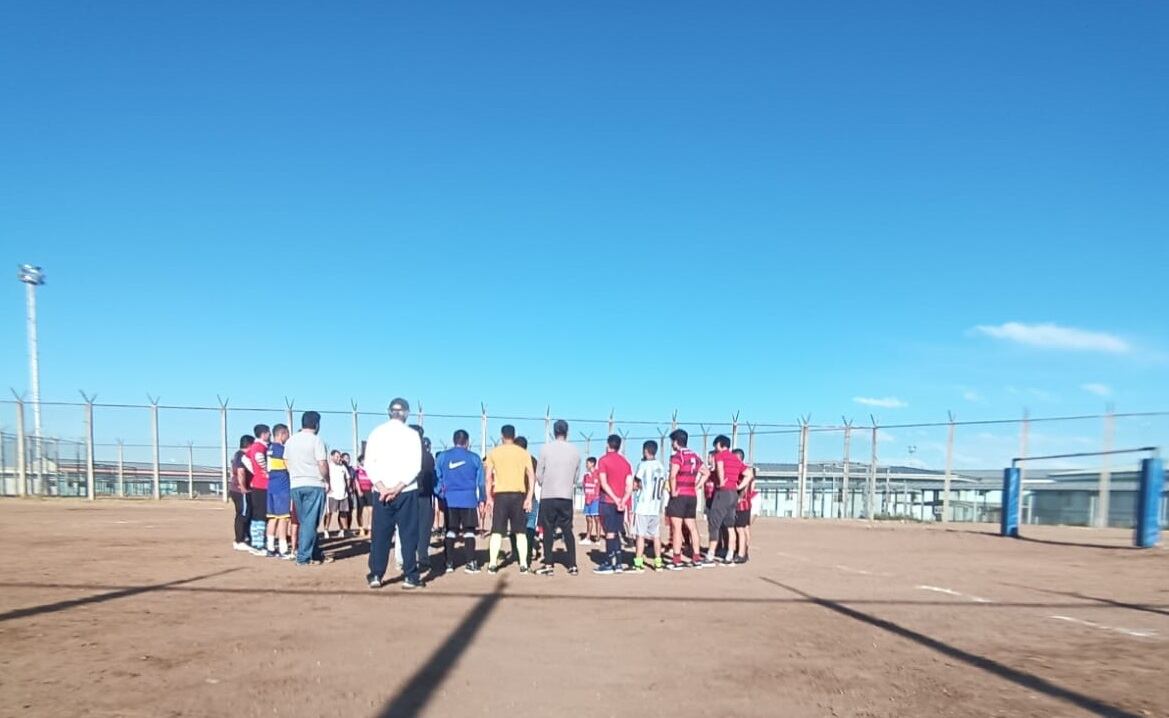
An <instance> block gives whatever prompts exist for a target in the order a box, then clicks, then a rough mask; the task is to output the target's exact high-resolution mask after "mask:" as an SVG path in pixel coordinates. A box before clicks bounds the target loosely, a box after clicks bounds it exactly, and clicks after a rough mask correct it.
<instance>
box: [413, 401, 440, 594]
mask: <svg viewBox="0 0 1169 718" xmlns="http://www.w3.org/2000/svg"><path fill="white" fill-rule="evenodd" d="M410 428H411V429H413V430H414V431H417V432H418V438H419V439H421V440H422V471H420V472H418V570H419V571H420V572H421V573H429V572H430V529H431V527H432V526H433V525H434V485H435V483H436V481H437V478H438V477H437V475H436V474H435V471H434V454H432V453H431V451H430V439H427V438H426V432H425V431H423V430H422V427H421V426H419V425H418V424H411V425H410Z"/></svg>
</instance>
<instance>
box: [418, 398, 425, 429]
mask: <svg viewBox="0 0 1169 718" xmlns="http://www.w3.org/2000/svg"><path fill="white" fill-rule="evenodd" d="M418 425H419V426H421V427H422V428H423V429H425V428H426V409H423V408H422V400H421V399H419V400H418Z"/></svg>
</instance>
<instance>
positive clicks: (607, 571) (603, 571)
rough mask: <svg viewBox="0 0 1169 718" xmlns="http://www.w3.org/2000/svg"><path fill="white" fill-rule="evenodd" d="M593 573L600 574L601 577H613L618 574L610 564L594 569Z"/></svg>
mask: <svg viewBox="0 0 1169 718" xmlns="http://www.w3.org/2000/svg"><path fill="white" fill-rule="evenodd" d="M593 573H596V574H600V575H601V576H612V575H613V574H615V573H617V569H615V568H614V567H612V566H610V565H608V564H602V565H600V566H597V567H596V568H594V569H593Z"/></svg>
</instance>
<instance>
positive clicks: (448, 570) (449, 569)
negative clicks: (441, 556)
mask: <svg viewBox="0 0 1169 718" xmlns="http://www.w3.org/2000/svg"><path fill="white" fill-rule="evenodd" d="M454 572H455V565H454V564H453V563H448V564H447V565H446V571H445V572H444V573H454Z"/></svg>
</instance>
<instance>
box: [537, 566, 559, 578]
mask: <svg viewBox="0 0 1169 718" xmlns="http://www.w3.org/2000/svg"><path fill="white" fill-rule="evenodd" d="M554 573H556V569H555V568H553V567H552V566H541V567H540V568H538V569H536V575H537V576H551V575H553V574H554Z"/></svg>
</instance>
